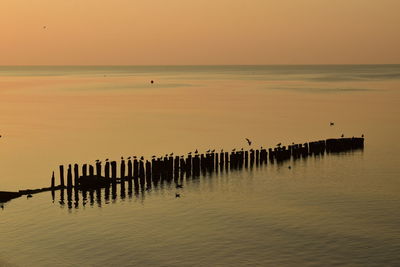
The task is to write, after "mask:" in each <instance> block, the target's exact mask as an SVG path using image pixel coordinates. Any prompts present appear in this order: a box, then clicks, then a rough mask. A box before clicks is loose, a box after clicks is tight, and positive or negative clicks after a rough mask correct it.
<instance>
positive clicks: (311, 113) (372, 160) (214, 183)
mask: <svg viewBox="0 0 400 267" xmlns="http://www.w3.org/2000/svg"><path fill="white" fill-rule="evenodd" d="M150 80H154V81H155V83H154V84H150ZM399 103H400V66H399V65H381V66H372V65H371V66H225V67H224V66H218V67H208V66H201V67H199V66H197V67H196V66H193V67H187V66H182V67H168V66H163V67H155V66H154V67H0V134H1V135H2V136H3V137H2V138H0V185H1V187H0V190H18V189H25V188H37V187H43V186H48V185H49V182H50V177H51V172H52V171H53V170H56V169H57V168H58V165H59V164H69V163H79V164H82V163H86V162H94V160H96V159H101V160H103V159H105V158H110V159H119V158H120V157H121V156H131V155H137V156H141V155H143V156H145V157H149V156H151V155H153V154H157V155H163V154H165V153H170V152H175V153H176V154H186V153H187V152H189V151H194V150H195V149H199V150H202V151H204V150H207V149H210V148H213V149H217V150H219V149H221V148H223V149H225V150H229V149H231V148H239V149H240V148H241V147H246V142H245V140H244V138H245V137H248V138H250V139H252V140H253V142H254V147H259V146H264V147H272V146H274V145H275V144H276V143H279V142H282V143H284V144H290V143H291V142H304V141H312V140H318V139H321V138H322V139H325V138H329V137H339V136H340V135H341V134H342V133H343V134H344V135H345V136H359V135H361V134H364V135H365V136H366V147H365V150H364V151H355V152H352V153H345V154H340V155H325V156H324V157H316V158H314V157H312V158H308V159H306V160H297V161H295V162H287V163H284V164H281V165H278V164H269V165H268V166H262V167H260V168H254V169H252V170H243V171H233V172H220V173H217V174H214V175H211V176H204V177H200V178H195V179H194V178H190V177H183V178H182V181H181V182H182V183H183V184H184V187H183V189H176V188H175V184H174V183H173V182H172V183H171V184H168V183H164V184H162V185H159V186H157V187H153V188H152V189H151V190H149V191H141V190H140V189H135V188H134V189H133V191H132V192H129V190H128V189H127V188H126V189H125V190H121V188H120V187H118V188H117V189H116V192H110V193H109V195H108V193H107V192H105V190H104V189H103V190H101V191H98V192H91V193H90V192H88V193H87V194H86V198H85V196H84V195H83V194H82V192H79V201H75V199H74V196H72V197H73V200H72V202H71V208H69V207H68V204H67V203H65V204H62V203H60V202H59V201H60V199H61V196H60V192H57V193H56V195H55V199H54V201H53V200H52V196H51V194H50V193H42V194H38V195H34V197H33V198H31V199H26V198H20V199H16V200H13V201H11V202H8V203H6V204H5V205H4V209H0V238H1V243H0V266H3V265H4V266H54V265H60V266H76V265H82V266H108V265H111V264H118V265H126V266H143V265H154V266H160V265H161V266H171V265H178V266H191V265H198V266H219V265H229V266H230V265H233V266H243V265H259V266H277V265H296V266H298V265H305V266H311V265H319V266H320V265H351V266H357V265H358V266H377V265H379V266H381V265H387V266H396V265H399V264H400V256H399V255H400V230H399V229H400V227H399V225H400V213H399V210H400V196H399V192H400V181H399V179H400V178H399V177H400V175H399V174H400V165H399V162H400V161H399V159H400V157H399V156H398V151H399V149H400V144H399V142H398V141H397V138H398V136H400V126H399V122H400V107H399ZM330 121H334V122H335V126H334V127H330V126H329V122H330ZM288 165H291V166H292V169H288V168H287V166H288ZM178 191H180V193H181V195H182V197H181V198H178V199H176V198H175V193H176V192H178ZM64 197H65V200H67V195H65V196H64ZM66 202H67V201H66Z"/></svg>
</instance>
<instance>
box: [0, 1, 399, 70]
mask: <svg viewBox="0 0 400 267" xmlns="http://www.w3.org/2000/svg"><path fill="white" fill-rule="evenodd" d="M399 11H400V1H399V0H34V1H31V0H2V1H1V3H0V33H1V39H0V51H1V57H0V65H65V64H66V65H118V64H121V65H125V64H128V65H147V64H152V65H153V64H171V65H172V64H351V63H358V64H364V63H371V64H374V63H400V15H399ZM44 25H46V26H47V29H43V26H44Z"/></svg>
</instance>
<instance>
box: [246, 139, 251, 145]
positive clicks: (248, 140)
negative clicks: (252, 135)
mask: <svg viewBox="0 0 400 267" xmlns="http://www.w3.org/2000/svg"><path fill="white" fill-rule="evenodd" d="M245 139H246V141H247V143H248V144H249V146H251V141H250V139H249V138H245Z"/></svg>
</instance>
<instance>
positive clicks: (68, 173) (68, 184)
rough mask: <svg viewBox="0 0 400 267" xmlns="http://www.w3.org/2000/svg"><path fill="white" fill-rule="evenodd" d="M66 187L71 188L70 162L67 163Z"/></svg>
mask: <svg viewBox="0 0 400 267" xmlns="http://www.w3.org/2000/svg"><path fill="white" fill-rule="evenodd" d="M67 187H68V189H70V188H72V167H71V164H69V165H68V171H67Z"/></svg>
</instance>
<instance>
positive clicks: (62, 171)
mask: <svg viewBox="0 0 400 267" xmlns="http://www.w3.org/2000/svg"><path fill="white" fill-rule="evenodd" d="M60 185H61V187H64V186H65V183H64V166H63V165H60Z"/></svg>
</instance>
